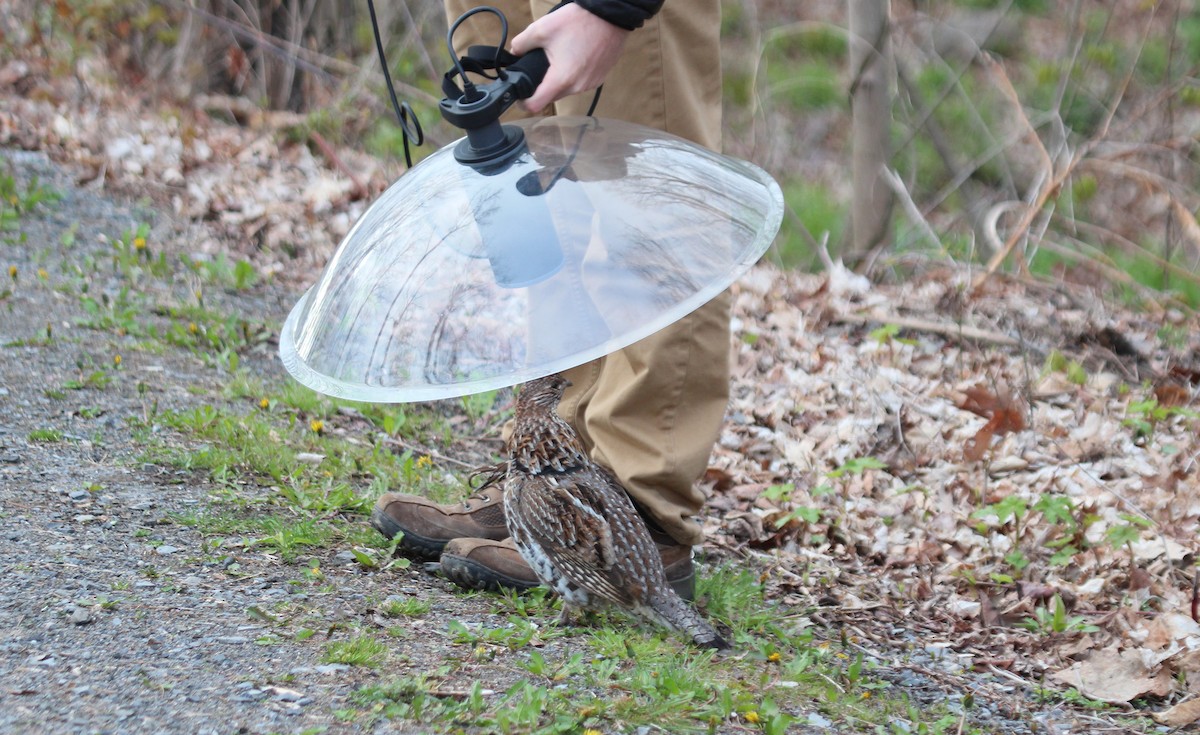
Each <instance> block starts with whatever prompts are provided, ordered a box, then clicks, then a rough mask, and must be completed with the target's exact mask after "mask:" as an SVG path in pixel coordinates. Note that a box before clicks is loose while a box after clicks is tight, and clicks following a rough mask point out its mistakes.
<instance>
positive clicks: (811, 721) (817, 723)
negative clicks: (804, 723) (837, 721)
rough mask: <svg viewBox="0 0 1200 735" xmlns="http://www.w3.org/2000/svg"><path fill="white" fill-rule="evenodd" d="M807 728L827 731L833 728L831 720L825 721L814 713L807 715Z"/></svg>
mask: <svg viewBox="0 0 1200 735" xmlns="http://www.w3.org/2000/svg"><path fill="white" fill-rule="evenodd" d="M808 726H809V727H818V728H821V729H828V728H830V727H833V722H832V721H831V720H827V719H826V718H824V717H823V716H821V715H820V714H818V713H816V712H810V713H808Z"/></svg>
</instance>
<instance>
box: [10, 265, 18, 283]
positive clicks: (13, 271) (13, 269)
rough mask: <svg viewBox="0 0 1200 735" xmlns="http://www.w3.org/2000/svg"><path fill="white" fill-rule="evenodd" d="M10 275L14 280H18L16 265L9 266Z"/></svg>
mask: <svg viewBox="0 0 1200 735" xmlns="http://www.w3.org/2000/svg"><path fill="white" fill-rule="evenodd" d="M8 277H9V278H11V279H13V280H14V281H15V280H17V267H16V266H15V265H10V266H9V267H8Z"/></svg>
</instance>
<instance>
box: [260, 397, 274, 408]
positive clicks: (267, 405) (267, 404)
mask: <svg viewBox="0 0 1200 735" xmlns="http://www.w3.org/2000/svg"><path fill="white" fill-rule="evenodd" d="M258 407H259V408H261V409H262V410H264V411H266V410H267V409H268V408H270V407H271V401H270V400H268V399H266V398H264V399H262V400H261V401H259V402H258Z"/></svg>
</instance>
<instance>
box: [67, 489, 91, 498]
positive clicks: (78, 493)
mask: <svg viewBox="0 0 1200 735" xmlns="http://www.w3.org/2000/svg"><path fill="white" fill-rule="evenodd" d="M90 497H92V494H91V493H89V492H88V491H87V490H74V491H72V492H71V500H87V499H88V498H90Z"/></svg>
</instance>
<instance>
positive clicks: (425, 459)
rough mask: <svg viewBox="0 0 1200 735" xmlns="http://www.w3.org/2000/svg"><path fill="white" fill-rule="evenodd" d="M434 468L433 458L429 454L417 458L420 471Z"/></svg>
mask: <svg viewBox="0 0 1200 735" xmlns="http://www.w3.org/2000/svg"><path fill="white" fill-rule="evenodd" d="M432 466H433V457H430V456H429V455H428V454H422V455H421V456H420V457H417V469H418V470H425V469H429V468H430V467H432Z"/></svg>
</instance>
